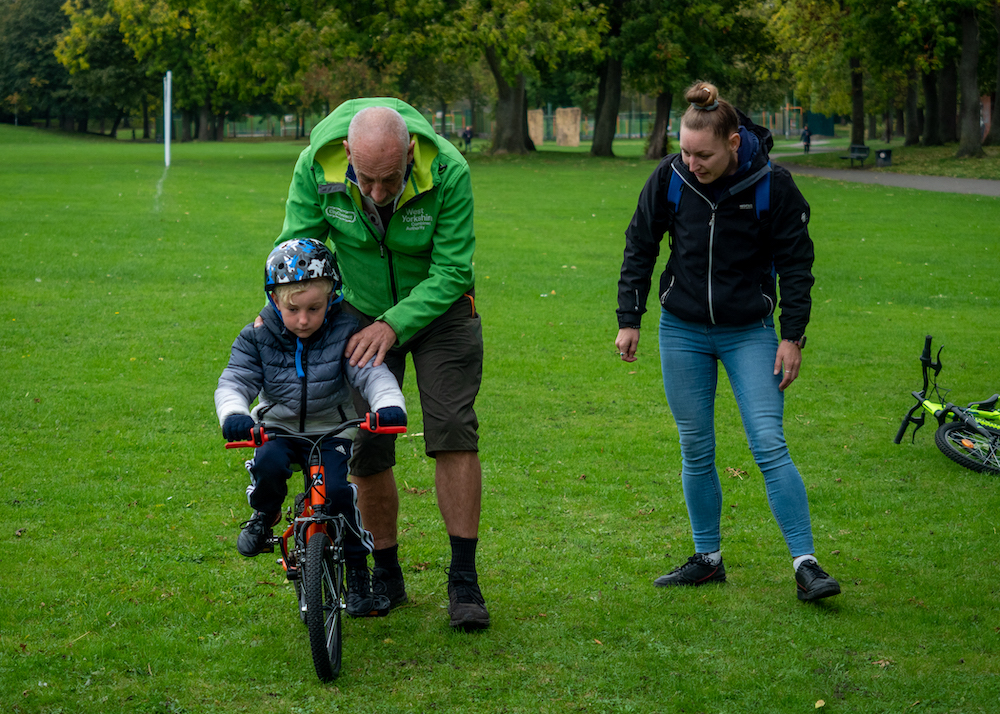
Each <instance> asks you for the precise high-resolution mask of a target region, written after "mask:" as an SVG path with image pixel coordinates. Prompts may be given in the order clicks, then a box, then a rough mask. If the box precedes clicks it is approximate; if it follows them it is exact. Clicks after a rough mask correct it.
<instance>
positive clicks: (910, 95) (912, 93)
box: [903, 70, 920, 146]
mask: <svg viewBox="0 0 1000 714" xmlns="http://www.w3.org/2000/svg"><path fill="white" fill-rule="evenodd" d="M905 111H906V140H905V141H904V142H903V146H916V145H917V144H919V143H920V120H919V119H918V118H917V72H916V70H912V71H911V72H910V74H909V77H908V78H907V82H906V110H905Z"/></svg>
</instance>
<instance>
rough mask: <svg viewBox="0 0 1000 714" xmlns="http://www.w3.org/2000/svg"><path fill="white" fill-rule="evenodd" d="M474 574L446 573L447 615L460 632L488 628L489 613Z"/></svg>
mask: <svg viewBox="0 0 1000 714" xmlns="http://www.w3.org/2000/svg"><path fill="white" fill-rule="evenodd" d="M478 580H479V578H478V577H477V576H476V573H475V572H471V573H467V572H463V571H461V570H449V571H448V615H449V616H450V617H451V626H452V627H455V628H457V629H460V630H467V631H468V630H482V629H485V628H487V627H489V626H490V613H489V612H487V610H486V600H484V599H483V593H482V592H480V590H479V582H478Z"/></svg>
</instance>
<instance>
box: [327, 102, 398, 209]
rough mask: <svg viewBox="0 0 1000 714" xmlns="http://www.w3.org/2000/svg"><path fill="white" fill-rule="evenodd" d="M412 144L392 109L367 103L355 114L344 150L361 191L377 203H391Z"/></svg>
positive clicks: (385, 204)
mask: <svg viewBox="0 0 1000 714" xmlns="http://www.w3.org/2000/svg"><path fill="white" fill-rule="evenodd" d="M413 146H414V143H413V142H412V141H411V140H410V132H409V130H408V129H407V128H406V122H405V121H404V120H403V117H402V116H401V115H400V113H399V112H397V111H396V110H395V109H391V108H389V107H367V108H365V109H362V110H361V111H359V112H358V113H357V114H355V115H354V118H352V119H351V124H350V126H349V127H348V129H347V140H346V141H344V150H345V151H346V152H347V160H348V161H349V162H350V163H351V165H352V166H353V167H354V174H355V176H356V177H357V180H358V187H359V188H360V189H361V193H362V194H364V195H365V196H367V197H368V198H370V199H371V200H372V201H374V202H375V204H376V205H378V206H388V205H390V204H392V203H393V202H394V201H395V200H396V198H397V197H398V196H399V194H400V193H402V191H403V186H404V181H405V179H406V166H407V164H409V163H410V162H411V161H413Z"/></svg>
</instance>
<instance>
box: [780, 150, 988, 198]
mask: <svg viewBox="0 0 1000 714" xmlns="http://www.w3.org/2000/svg"><path fill="white" fill-rule="evenodd" d="M790 155H791V154H784V156H790ZM796 155H797V156H801V154H796ZM771 158H773V159H774V160H775V161H776V162H777V163H779V164H781V165H782V166H784V167H785V168H786V169H788V170H789V171H791V172H792V173H793V174H800V175H802V176H816V177H817V178H825V179H832V180H834V181H854V182H857V183H873V184H877V185H879V186H899V187H900V188H915V189H919V190H921V191H939V192H942V193H970V194H976V195H979V196H1000V181H994V180H992V179H965V178H950V177H948V176H914V175H911V174H893V173H887V172H883V171H869V170H868V169H860V168H858V169H823V168H818V167H812V166H803V165H801V164H793V163H791V162H784V161H782V160H781V158H782V154H772V156H771Z"/></svg>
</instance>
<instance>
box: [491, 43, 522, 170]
mask: <svg viewBox="0 0 1000 714" xmlns="http://www.w3.org/2000/svg"><path fill="white" fill-rule="evenodd" d="M483 54H484V56H485V57H486V64H488V65H489V68H490V73H491V74H492V75H493V80H494V81H495V82H496V85H497V103H496V112H495V117H496V125H495V126H494V128H493V146H492V147H491V151H492V152H493V153H494V154H527V153H528V147H527V146H526V145H525V142H524V137H525V135H526V134H527V131H528V127H527V126H526V115H527V109H526V108H525V104H524V101H525V91H524V85H525V81H524V75H523V74H518V75H517V78H516V79H515V81H514V84H513V85H511V84H510V83H508V82H507V80H506V78H504V76H503V70H502V68H501V66H500V58H499V57H498V56H497V51H496V48H495V47H493V46H489V47H487V48H486V49H485V50H484V52H483Z"/></svg>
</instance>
